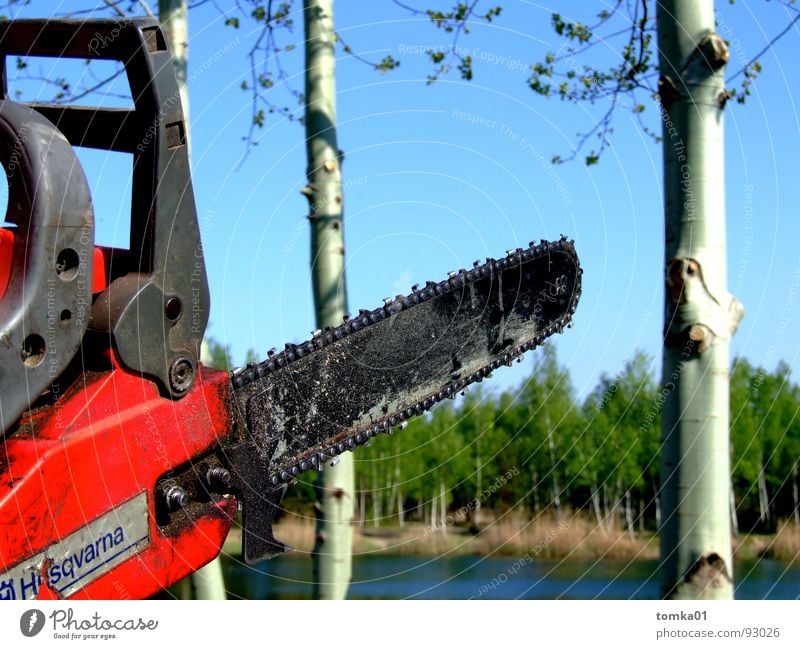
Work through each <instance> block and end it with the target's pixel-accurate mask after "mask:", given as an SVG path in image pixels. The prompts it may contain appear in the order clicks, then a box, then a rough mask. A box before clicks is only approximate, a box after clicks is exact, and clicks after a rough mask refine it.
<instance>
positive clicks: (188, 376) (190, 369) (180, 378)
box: [169, 356, 194, 394]
mask: <svg viewBox="0 0 800 649" xmlns="http://www.w3.org/2000/svg"><path fill="white" fill-rule="evenodd" d="M192 383H194V364H193V363H192V361H191V360H190V359H188V358H187V357H186V356H178V357H177V358H176V359H175V360H174V361H172V365H170V368H169V387H170V389H171V390H172V391H173V392H174V393H175V394H184V393H186V392H188V391H189V388H191V387H192Z"/></svg>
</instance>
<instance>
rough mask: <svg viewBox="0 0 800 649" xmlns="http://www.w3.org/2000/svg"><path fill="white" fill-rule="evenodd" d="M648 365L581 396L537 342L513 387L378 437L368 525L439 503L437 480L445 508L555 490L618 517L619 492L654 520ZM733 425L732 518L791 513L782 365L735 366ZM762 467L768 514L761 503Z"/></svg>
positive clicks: (788, 417) (793, 470)
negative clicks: (528, 368)
mask: <svg viewBox="0 0 800 649" xmlns="http://www.w3.org/2000/svg"><path fill="white" fill-rule="evenodd" d="M653 365H654V364H653V359H652V358H651V357H649V356H648V355H646V354H645V353H643V352H641V351H637V352H636V353H635V354H634V355H633V357H632V358H631V359H630V360H629V361H628V362H626V363H625V365H624V366H623V368H622V369H621V370H620V371H619V372H618V373H617V374H616V375H614V376H610V375H603V376H601V377H600V379H599V381H598V383H597V385H596V386H595V388H594V389H593V390H592V391H591V392H590V393H589V394H588V395H587V396H586V398H585V399H584V400H582V401H579V400H578V398H577V397H576V395H575V390H574V387H573V385H572V381H571V379H570V376H569V372H568V371H567V369H566V368H565V367H564V366H562V365H560V364H559V362H558V359H557V356H556V353H555V350H554V348H552V347H550V346H545V347H544V348H543V349H542V350H540V351H539V352H537V353H536V355H535V358H534V365H533V369H532V372H531V375H530V377H529V378H528V379H527V380H526V381H525V382H524V383H523V384H522V385H521V386H519V387H518V388H517V389H515V390H509V391H505V392H499V393H494V392H490V391H488V390H485V389H483V386H477V387H474V388H473V389H471V390H470V391H469V392H468V393H467V394H466V395H465V396H464V397H461V398H459V399H458V400H457V401H455V402H452V403H451V402H446V403H443V404H440V405H439V406H437V407H436V408H434V409H433V411H432V412H431V413H429V414H428V415H426V416H424V417H420V418H417V419H415V420H412V421H411V422H410V423H409V426H408V428H407V429H406V430H404V431H402V432H400V431H398V432H396V433H395V434H393V435H390V436H381V437H380V438H378V439H376V440H374V441H373V442H372V443H371V444H370V446H369V447H368V448H365V449H362V450H359V451H358V452H357V453H356V456H355V459H356V474H357V479H356V489H357V491H358V492H359V493H358V494H357V499H359V500H360V499H363V500H364V512H365V519H366V520H365V524H367V525H376V526H377V525H382V524H387V520H390V521H391V520H394V521H395V522H396V519H397V516H398V501H402V507H403V512H404V518H412V517H417V518H418V519H420V520H424V521H426V522H428V521H430V515H431V510H432V507H433V504H434V502H437V505H436V507H437V511H438V510H440V509H441V504H440V502H439V501H438V499H439V497H440V493H441V487H442V485H444V488H445V494H446V498H445V500H446V506H447V508H448V512H449V513H450V515H451V516H455V514H457V513H459V512H460V513H461V514H462V515H463V514H464V513H465V512H472V511H474V510H475V509H476V505H477V504H478V503H480V506H481V508H483V509H485V510H496V511H506V510H508V509H511V508H516V509H520V510H523V511H525V512H528V513H537V512H539V511H541V510H544V509H547V508H553V507H554V504H555V502H556V496H557V497H558V500H559V501H560V504H561V506H562V507H569V508H572V509H585V510H587V511H591V510H594V512H595V514H597V516H598V518H600V519H604V520H608V519H611V518H614V517H616V518H618V519H619V522H620V523H622V522H623V520H622V519H623V514H624V511H623V510H624V503H625V502H626V500H627V501H629V502H630V503H632V507H633V509H634V512H633V517H634V518H637V517H639V516H641V517H642V519H643V521H644V522H645V523H646V525H647V526H648V527H650V528H651V529H655V527H656V500H657V493H658V484H659V459H658V454H659V450H660V438H661V401H662V399H661V387H660V386H659V385H658V383H657V382H656V380H655V379H654V378H653ZM731 425H732V431H731V435H732V439H731V442H732V443H731V460H732V472H733V485H734V488H735V500H736V503H737V515H738V519H739V521H740V526H742V528H743V529H762V530H770V529H772V527H771V526H774V522H775V521H776V520H777V519H780V518H789V517H791V516H792V515H793V512H794V507H795V504H794V501H793V490H792V486H793V484H794V483H795V482H796V481H797V480H798V469H799V468H800V467H798V464H799V462H800V388H798V387H797V386H795V385H793V384H791V381H790V380H789V368H788V367H787V366H785V365H783V364H782V365H779V366H778V368H777V369H776V370H775V371H774V372H773V373H768V372H766V371H765V370H763V369H759V368H754V367H753V366H751V365H750V364H749V363H747V361H744V360H737V361H736V362H735V363H734V367H733V370H732V375H731ZM760 472H763V474H764V480H765V484H766V489H767V493H766V499H767V501H768V502H769V505H768V507H769V511H768V512H767V513H768V514H769V516H768V518H764V517H762V514H761V512H760V509H759V487H758V482H759V474H760ZM626 495H627V496H628V498H626ZM451 520H453V519H451ZM769 521H772V522H771V523H770V522H769Z"/></svg>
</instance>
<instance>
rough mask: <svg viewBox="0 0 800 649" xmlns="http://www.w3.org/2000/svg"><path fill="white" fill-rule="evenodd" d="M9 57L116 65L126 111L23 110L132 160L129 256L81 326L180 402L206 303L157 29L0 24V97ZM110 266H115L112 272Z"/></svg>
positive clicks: (175, 97) (174, 106)
mask: <svg viewBox="0 0 800 649" xmlns="http://www.w3.org/2000/svg"><path fill="white" fill-rule="evenodd" d="M9 56H48V57H68V58H79V59H108V60H115V61H120V62H122V63H123V64H124V66H125V73H126V75H127V78H128V83H129V86H130V90H131V95H132V97H133V103H134V109H133V110H126V109H109V108H98V107H82V106H81V107H76V106H62V105H54V104H40V103H36V104H29V106H30V107H31V108H33V109H35V110H36V111H38V112H39V113H41V114H42V115H44V116H46V117H47V118H48V119H49V120H50V121H52V122H53V123H54V124H55V125H56V127H57V128H58V129H59V130H60V131H61V132H62V133H63V134H64V135H65V136H66V138H67V139H68V140H69V142H70V143H71V144H73V145H74V146H86V147H91V148H97V149H102V150H108V151H122V152H128V153H131V154H133V162H134V164H133V191H132V193H133V201H132V205H131V229H130V232H131V233H130V254H129V255H125V256H120V258H119V260H115V262H113V263H114V264H115V265H116V267H115V268H114V271H113V274H114V276H115V277H116V279H114V281H113V282H112V283H111V285H110V287H109V288H108V289H107V290H106V291H105V292H104V293H103V294H102V295H101V296H100V297H99V298H98V299H97V300H96V301H95V305H94V308H93V309H92V317H91V320H90V322H89V326H90V328H91V329H93V330H99V331H105V332H108V333H109V335H110V336H111V343H112V345H113V347H114V349H115V351H116V352H117V355H118V357H119V359H120V361H121V362H122V363H123V364H124V365H125V366H126V367H128V368H129V369H131V370H134V371H137V372H141V373H143V374H146V375H148V376H151V377H153V378H155V379H156V380H157V381H158V383H159V385H160V386H161V388H162V390H163V391H164V392H165V393H166V394H169V395H171V396H173V397H180V396H182V395H183V394H185V393H186V391H187V390H188V389H189V387H190V386H191V384H192V382H193V380H194V376H195V374H196V371H197V361H198V358H199V354H200V343H201V341H202V338H203V335H204V333H205V328H206V324H207V323H208V312H209V306H210V297H209V291H208V283H207V279H206V270H205V262H204V259H203V254H202V244H201V241H200V230H199V227H198V224H197V213H196V209H195V203H194V193H193V190H192V180H191V173H190V168H189V157H188V147H187V138H186V134H187V126H186V124H185V121H184V116H183V107H182V105H181V99H180V90H179V88H178V84H177V81H176V79H175V72H174V68H173V65H172V59H171V57H170V54H169V51H168V50H167V46H166V41H165V39H164V35H163V33H162V32H161V28H160V27H159V25H158V23H157V22H156V21H154V20H152V19H148V18H136V19H125V20H94V21H77V20H14V21H8V22H0V59H2V66H0V75H2V84H0V92H2V98H4V99H5V98H7V94H8V87H7V81H8V76H7V75H8V72H7V58H8V57H9ZM119 264H124V268H122V269H120V267H119Z"/></svg>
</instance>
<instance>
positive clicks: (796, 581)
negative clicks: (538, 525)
mask: <svg viewBox="0 0 800 649" xmlns="http://www.w3.org/2000/svg"><path fill="white" fill-rule="evenodd" d="M224 565H225V575H226V585H227V588H228V590H229V591H230V597H243V598H247V599H304V598H309V597H310V596H311V579H312V575H311V559H310V558H309V557H308V556H307V555H302V554H299V553H297V552H295V553H290V554H288V555H284V556H281V557H278V558H276V559H273V560H272V561H266V562H264V563H262V564H260V565H258V566H255V567H252V568H251V567H247V566H245V565H244V564H242V563H240V562H238V561H236V560H235V559H232V558H231V557H226V558H225V559H224ZM735 569H736V580H737V585H736V597H737V599H798V598H800V566H798V565H795V566H791V565H787V564H784V563H780V562H777V561H771V560H767V559H763V560H760V561H750V562H739V563H737V564H736V567H735ZM349 597H350V598H351V599H656V598H658V597H659V588H658V564H657V562H656V561H635V562H630V563H629V562H626V561H583V560H582V561H576V560H565V561H534V562H530V563H524V562H522V561H519V560H515V559H513V558H502V559H496V558H482V557H435V558H434V557H409V556H392V555H362V556H356V557H354V561H353V581H352V585H351V587H350V592H349Z"/></svg>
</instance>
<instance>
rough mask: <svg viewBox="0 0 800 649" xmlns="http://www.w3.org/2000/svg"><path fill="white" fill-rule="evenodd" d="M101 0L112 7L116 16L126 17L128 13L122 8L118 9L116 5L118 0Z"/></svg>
mask: <svg viewBox="0 0 800 649" xmlns="http://www.w3.org/2000/svg"><path fill="white" fill-rule="evenodd" d="M103 2H105V3H106V5H108V7H109V8H111V9H113V10H114V11H116V12H117V15H118V16H122V17H123V18H127V17H128V14H126V13H125V12H124V11H123V10H122V9H120V8H119V7H118V6H117V5H118V4H119V3H118V2H114V0H103Z"/></svg>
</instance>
